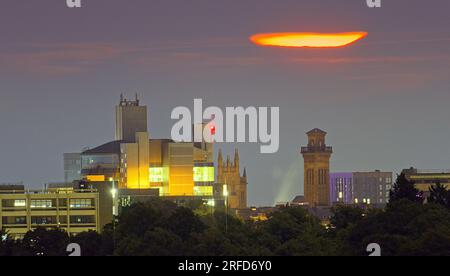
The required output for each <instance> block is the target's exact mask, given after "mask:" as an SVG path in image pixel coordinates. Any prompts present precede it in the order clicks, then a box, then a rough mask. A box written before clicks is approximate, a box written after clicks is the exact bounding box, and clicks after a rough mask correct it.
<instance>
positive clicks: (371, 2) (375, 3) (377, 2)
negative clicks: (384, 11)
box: [366, 0, 381, 8]
mask: <svg viewBox="0 0 450 276" xmlns="http://www.w3.org/2000/svg"><path fill="white" fill-rule="evenodd" d="M366 1H367V6H368V7H369V8H381V0H366Z"/></svg>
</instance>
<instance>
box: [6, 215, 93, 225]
mask: <svg viewBox="0 0 450 276" xmlns="http://www.w3.org/2000/svg"><path fill="white" fill-rule="evenodd" d="M69 221H70V224H95V216H70V218H69ZM57 223H58V220H57V217H56V216H32V217H31V224H34V225H49V224H57ZM59 223H60V224H67V216H60V217H59ZM2 224H4V225H25V224H27V217H23V216H22V217H3V218H2Z"/></svg>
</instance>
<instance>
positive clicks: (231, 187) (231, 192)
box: [217, 149, 248, 209]
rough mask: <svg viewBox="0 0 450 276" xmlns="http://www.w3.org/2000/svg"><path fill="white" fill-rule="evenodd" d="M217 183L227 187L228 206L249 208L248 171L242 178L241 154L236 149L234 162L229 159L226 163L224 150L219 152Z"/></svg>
mask: <svg viewBox="0 0 450 276" xmlns="http://www.w3.org/2000/svg"><path fill="white" fill-rule="evenodd" d="M217 183H219V185H220V184H223V185H225V186H226V190H227V192H226V194H227V205H228V207H229V208H231V209H245V208H247V184H248V182H247V171H246V169H244V173H243V175H242V176H241V172H240V163H239V152H238V150H237V149H236V151H235V155H234V162H231V161H230V157H229V156H228V157H227V160H226V162H225V163H224V160H223V156H222V150H219V154H218V162H217Z"/></svg>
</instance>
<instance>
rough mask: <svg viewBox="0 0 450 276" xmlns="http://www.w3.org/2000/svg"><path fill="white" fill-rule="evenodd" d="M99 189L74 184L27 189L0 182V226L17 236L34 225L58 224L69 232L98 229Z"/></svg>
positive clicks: (50, 226) (49, 225)
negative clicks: (45, 188) (80, 188)
mask: <svg viewBox="0 0 450 276" xmlns="http://www.w3.org/2000/svg"><path fill="white" fill-rule="evenodd" d="M99 206H100V204H99V192H98V191H97V190H95V189H82V190H77V189H73V188H67V187H65V188H63V189H62V188H61V189H56V188H54V189H48V190H42V191H26V190H25V189H24V188H23V186H21V187H20V186H15V187H2V186H0V218H1V219H0V229H2V230H4V231H6V232H7V233H8V234H9V235H11V236H12V237H13V238H16V239H20V238H23V236H24V235H25V234H26V233H27V232H28V231H30V230H33V229H36V228H37V227H45V228H58V229H62V230H65V231H66V232H67V233H69V234H70V235H75V234H78V233H81V232H86V231H90V230H92V231H98V232H101V230H102V227H103V225H104V224H105V223H103V224H102V223H101V221H100V208H99Z"/></svg>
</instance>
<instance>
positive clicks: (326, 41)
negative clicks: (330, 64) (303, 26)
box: [250, 32, 367, 48]
mask: <svg viewBox="0 0 450 276" xmlns="http://www.w3.org/2000/svg"><path fill="white" fill-rule="evenodd" d="M366 36H367V33H366V32H350V33H272V34H256V35H253V36H251V37H250V40H251V41H253V42H254V43H255V44H257V45H261V46H275V47H296V48H301V47H311V48H334V47H343V46H347V45H350V44H352V43H354V42H356V41H358V40H360V39H363V38H364V37H366Z"/></svg>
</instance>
